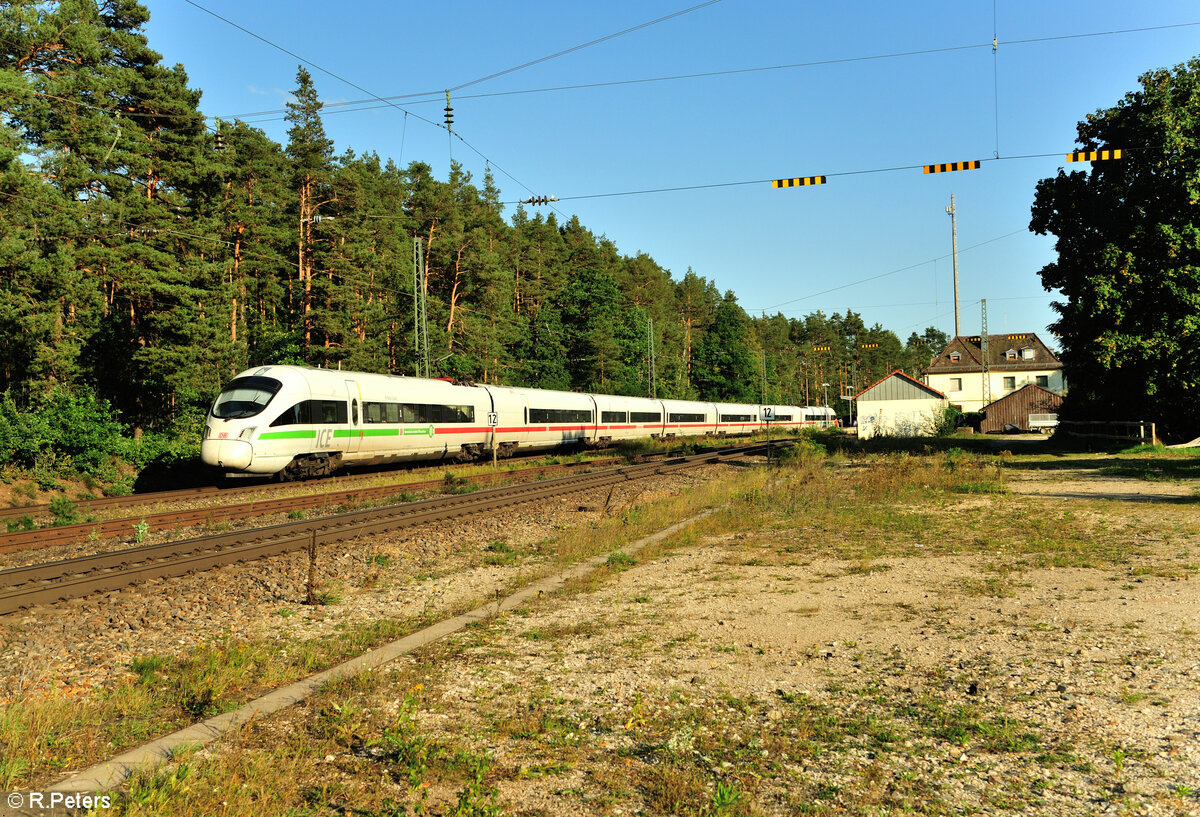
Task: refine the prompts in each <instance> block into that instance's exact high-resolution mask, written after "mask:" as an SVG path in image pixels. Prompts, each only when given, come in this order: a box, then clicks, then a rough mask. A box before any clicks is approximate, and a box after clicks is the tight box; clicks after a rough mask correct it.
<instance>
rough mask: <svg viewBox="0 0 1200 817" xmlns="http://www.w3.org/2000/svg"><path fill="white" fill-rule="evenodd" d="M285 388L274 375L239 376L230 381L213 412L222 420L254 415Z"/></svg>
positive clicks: (218, 398) (215, 404) (214, 405)
mask: <svg viewBox="0 0 1200 817" xmlns="http://www.w3.org/2000/svg"><path fill="white" fill-rule="evenodd" d="M281 388H283V384H282V383H280V382H279V381H278V380H276V379H275V378H273V377H259V376H258V375H252V376H250V377H239V378H237V379H235V380H232V381H230V383H229V385H227V386H226V387H225V388H224V389H223V390H222V391H221V394H220V395H219V396H218V397H217V402H216V403H214V404H213V409H212V414H213V417H217V418H219V419H221V420H240V419H242V418H244V417H253V416H254V415H255V414H258V413H259V412H260V411H262V410H263V409H265V408H266V407H267V403H270V402H271V398H272V397H274V396H275V394H276V392H278V391H279V390H280V389H281Z"/></svg>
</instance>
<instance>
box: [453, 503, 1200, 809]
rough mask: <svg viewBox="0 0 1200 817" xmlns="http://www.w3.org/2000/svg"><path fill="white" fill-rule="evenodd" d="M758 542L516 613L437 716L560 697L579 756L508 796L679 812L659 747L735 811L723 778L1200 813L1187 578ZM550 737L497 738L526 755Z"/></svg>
mask: <svg viewBox="0 0 1200 817" xmlns="http://www.w3.org/2000/svg"><path fill="white" fill-rule="evenodd" d="M1091 487H1095V488H1099V489H1100V491H1101V492H1102V493H1104V494H1106V495H1109V496H1118V495H1122V494H1123V493H1124V494H1131V495H1136V493H1137V491H1138V490H1140V489H1144V486H1137V485H1133V486H1131V485H1129V484H1124V485H1122V484H1120V483H1118V482H1113V481H1108V484H1106V485H1104V486H1091ZM1024 488H1025V489H1028V490H1027V491H1026V490H1024V489H1023V488H1018V489H1017V490H1021V491H1022V492H1028V493H1037V492H1038V491H1039V490H1040V489H1039V488H1038V487H1037V486H1036V485H1030V486H1024ZM1072 490H1080V488H1079V486H1075V485H1072ZM1194 535H1195V529H1193V537H1194ZM758 536H761V533H759V534H755V533H750V534H749V535H746V534H735V535H733V536H722V537H708V538H704V539H702V540H701V541H700V542H698V543H697V544H696V545H695V546H693V547H688V548H685V549H680V550H678V551H676V552H673V553H671V554H669V555H666V556H663V557H661V558H658V559H655V560H654V561H651V562H649V563H645V564H638V565H636V566H633V567H631V568H629V569H628V570H627V571H625V572H623V573H622V574H620V575H619V576H618V577H616V578H615V579H613V580H612V581H610V582H608V583H606V584H605V585H604V586H603V587H602V588H600V589H598V590H596V591H594V592H590V593H584V594H580V595H579V596H578V597H576V598H574V599H572V601H571V602H570V603H568V604H563V605H558V606H556V607H554V608H549V609H539V610H536V611H531V612H530V613H529V615H527V616H525V617H522V618H516V619H511V620H509V621H508V622H506V623H505V625H504V626H502V627H497V628H496V629H495V630H493V632H492V634H491V635H490V636H489V638H488V639H487V640H486V642H485V643H476V644H473V645H471V646H469V647H467V648H465V650H464V653H463V658H464V659H465V666H462V667H460V668H459V669H458V670H456V671H455V673H454V677H452V679H450V680H448V681H447V683H446V686H445V687H444V688H443V689H441V691H440V695H441V699H440V701H439V704H440V708H441V709H443V710H445V713H444V714H440V715H432V716H431V718H432V722H433V723H438V724H440V725H441V726H442V727H443V728H445V729H446V730H447V731H448V732H450V733H455V734H458V735H460V736H462V735H469V734H470V733H471V732H472V731H473V730H475V729H476V728H482V726H483V725H484V724H486V723H487V722H488V720H489V717H493V718H494V713H495V712H497V711H510V712H521V711H523V710H526V711H541V710H545V709H548V710H550V711H551V712H553V713H554V714H555V715H556V716H557V717H560V718H564V719H566V721H567V722H568V723H570V724H572V725H573V728H574V730H575V734H576V735H578V736H579V737H578V740H577V742H575V743H574V744H573V745H571V747H570V749H571V751H570V752H569V754H570V756H571V757H572V758H573V759H572V765H571V768H570V769H569V770H564V771H562V773H561V774H559V775H556V776H554V777H551V778H546V777H534V778H531V779H521V775H519V774H518V775H517V777H518V779H515V780H512V781H509V782H506V783H504V784H502V785H501V792H502V799H503V800H504V801H505V802H508V803H510V804H512V805H513V806H514V812H515V813H541V814H567V813H578V814H622V813H648V814H654V813H675V810H676V809H675V807H676V806H679V805H680V804H683V803H685V802H687V801H686V798H685V796H684V794H682V793H681V790H683V789H686V788H687V786H688V785H689V782H690V781H689V780H687V779H682V780H676V781H675V789H676V791H675V793H674V794H672V793H671V789H670V787H669V784H670V781H669V780H664V779H663V778H664V775H663V774H662V773H661V768H662V764H663V763H664V762H666V763H667V764H668V765H669V764H670V763H672V762H674V764H675V766H676V767H677V768H680V769H682V768H687V769H694V768H699V769H704V770H707V772H708V774H707V775H705V774H698V775H692V776H691V777H692V781H691V782H692V785H694V784H695V783H694V781H698V780H702V779H705V778H707V780H708V782H707V784H705V788H704V790H703V791H702V792H699V793H698V794H696V795H693V796H692V799H693V800H694V801H695V802H696V803H697V804H699V805H698V806H697V807H696V811H695V812H694V813H702V811H701V807H707V808H708V809H709V811H708V812H703V813H719V809H718V808H717V805H716V800H715V799H714V798H715V797H716V795H717V790H716V788H715V786H714V784H713V781H717V782H718V783H719V782H720V781H722V780H725V781H726V782H727V783H728V784H729V788H730V789H731V790H735V791H739V792H741V793H742V798H741V799H740V800H736V801H729V800H727V802H735V803H736V804H737V806H736V807H746V810H747V813H764V814H797V813H806V812H820V813H839V812H851V813H889V812H891V811H893V810H895V811H896V812H903V811H908V810H913V811H917V812H926V811H928V812H930V813H1030V814H1092V813H1131V814H1197V813H1200V802H1198V801H1197V792H1198V791H1200V650H1198V649H1197V647H1198V646H1200V641H1198V639H1197V632H1198V631H1200V593H1198V592H1197V587H1196V582H1195V581H1194V580H1190V581H1189V580H1188V579H1187V576H1188V575H1191V574H1190V573H1184V574H1182V575H1171V576H1162V575H1136V573H1137V571H1136V570H1133V571H1130V570H1128V569H1122V570H1113V569H1111V568H1057V569H1054V568H1046V569H1036V570H1028V571H1024V572H1022V573H1021V575H1020V576H1019V578H1015V579H1013V580H1012V581H1011V583H1010V584H1008V585H1007V586H1005V587H1004V588H1003V590H1002V591H1001V592H996V593H994V594H992V593H986V592H981V591H980V586H979V581H980V578H979V577H980V570H979V567H980V564H979V562H980V560H979V557H978V556H977V555H971V556H944V555H941V556H930V557H921V556H917V557H908V558H885V559H880V560H878V561H876V562H874V563H873V564H872V565H871V566H870V568H869V569H865V570H858V569H856V565H854V564H852V563H851V564H848V563H846V562H845V561H843V560H838V559H824V558H817V559H812V560H799V561H794V562H792V563H780V562H778V561H777V560H771V559H770V558H762V556H763V554H766V553H771V552H774V550H775V548H774V547H773V545H774V544H777V542H772V541H771V537H770V536H766V537H765V538H762V539H757V540H756V538H757V537H758ZM751 540H756V541H751ZM1165 555H1166V556H1168V557H1169V558H1171V559H1173V558H1175V557H1177V556H1178V555H1179V554H1178V553H1176V552H1172V553H1170V554H1165ZM1194 561H1195V559H1194V557H1191V563H1192V564H1194ZM1131 573H1132V574H1135V575H1131ZM489 713H492V714H491V715H489ZM451 722H452V723H453V726H450V723H451ZM822 724H824V725H823V726H822ZM822 732H823V733H824V734H823V735H822ZM814 735H816V737H814ZM789 739H790V740H789ZM539 744H542V745H539ZM545 744H550V745H545ZM552 744H553V741H545V740H539V739H534V740H529V739H522V738H520V737H518V738H516V739H509V740H506V741H501V742H498V743H496V744H494V745H492V746H490V749H491V751H492V752H493V753H494V754H495V756H496V758H497V763H498V764H501V765H504V764H507V765H510V766H517V767H518V768H529V767H531V766H532V767H536V766H537V765H538V764H539V762H540V763H542V764H543V765H544V764H545V763H546V762H547V761H548V759H549V758H551V757H553V754H554V753H553V752H551V751H548V750H549V749H551V748H552ZM806 745H810V746H811V748H805V747H806ZM539 751H545V757H544V758H541V759H540V760H539V758H538V754H539ZM614 763H615V764H616V765H617V767H618V769H619V770H620V774H617V775H616V776H615V778H616V779H615V782H616V785H615V786H613V787H612V788H611V789H609V790H607V791H606V789H605V784H606V783H607V784H610V785H611V784H613V783H614V778H613V775H612V774H611V766H612V765H613V764H614ZM656 763H657V764H659V768H658V770H657V771H656V770H655V768H654V764H656ZM606 768H607V769H609V770H610V773H609V774H607V775H606V774H605V772H604V771H603V770H604V769H606ZM683 777H684V778H686V777H687V775H683ZM622 792H624V794H622ZM731 797H732V796H731ZM679 811H680V812H681V813H692V812H688V810H687V807H686V806H681V807H680V808H679ZM727 813H737V812H736V811H729V812H727Z"/></svg>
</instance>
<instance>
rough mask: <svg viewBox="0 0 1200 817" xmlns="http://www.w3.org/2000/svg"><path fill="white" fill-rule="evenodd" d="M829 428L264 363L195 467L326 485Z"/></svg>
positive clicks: (785, 415) (786, 412)
mask: <svg viewBox="0 0 1200 817" xmlns="http://www.w3.org/2000/svg"><path fill="white" fill-rule="evenodd" d="M768 419H769V420H770V423H771V425H772V426H773V427H782V428H788V429H790V428H797V427H799V426H802V425H815V424H822V423H829V422H832V420H833V416H832V412H831V411H830V409H828V408H824V407H815V406H809V407H804V406H757V405H740V404H732V403H703V402H696V401H690V400H653V399H650V398H645V397H619V396H614V395H607V394H578V393H574V392H560V391H546V390H543V389H514V388H507V387H504V386H479V385H470V384H460V383H453V382H449V381H445V380H426V379H422V378H416V377H401V376H397V375H383V374H366V373H362V372H348V371H345V372H344V371H335V370H333V369H314V368H308V367H304V366H262V367H259V368H256V369H250V370H247V371H245V372H242V373H241V374H239V375H238V376H237V377H235V378H234V379H233V380H232V381H230V382H229V384H228V385H226V386H225V388H224V389H222V390H221V393H220V395H218V396H217V399H216V401H215V402H214V403H213V406H212V409H211V410H210V411H209V414H208V417H207V420H206V423H205V427H204V437H203V440H202V441H201V444H200V458H201V459H202V460H203V461H204V462H205V463H207V464H209V465H213V466H217V467H218V468H220V469H221V470H223V471H224V472H226V473H228V474H248V475H249V474H258V475H269V474H274V475H278V476H279V478H281V479H284V480H289V479H302V478H305V477H313V476H323V475H325V474H329V473H332V472H333V471H336V470H337V469H339V468H341V467H343V466H346V465H374V464H379V463H387V462H403V461H415V460H439V459H447V460H458V461H467V460H471V459H476V458H482V457H489V458H490V457H491V456H492V451H493V449H495V453H496V455H497V456H503V457H507V456H509V455H511V454H512V453H513V452H515V451H517V450H518V449H520V450H522V451H525V450H544V449H551V448H557V447H559V446H564V445H572V444H575V445H580V444H583V445H593V446H603V445H606V444H608V443H610V442H613V441H615V440H628V439H634V438H638V437H673V436H701V435H705V434H749V433H751V432H755V431H758V430H760V429H761V428H764V427H765V426H766V423H767V421H768Z"/></svg>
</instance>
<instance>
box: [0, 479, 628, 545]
mask: <svg viewBox="0 0 1200 817" xmlns="http://www.w3.org/2000/svg"><path fill="white" fill-rule="evenodd" d="M614 461H615V460H611V459H610V460H592V461H590V462H583V463H566V464H560V465H546V466H539V467H535V468H524V469H521V470H519V471H507V470H506V471H501V472H496V473H491V474H476V475H473V476H470V477H463V478H462V481H463V482H464V483H470V484H474V485H486V484H489V483H492V482H495V481H497V480H502V479H509V478H512V477H514V476H516V477H518V478H528V477H534V476H537V475H539V474H549V473H554V472H556V471H563V470H569V469H572V468H583V467H591V466H596V465H597V464H599V465H607V464H610V463H612V462H614ZM374 476H375V475H362V476H355V477H343V478H342V480H345V481H339V482H337V483H324V482H322V483H321V484H320V485H319V487H321V488H325V489H326V490H323V491H322V492H321V493H317V494H302V495H296V496H288V497H282V498H279V499H270V498H269V497H268V498H260V499H254V500H252V501H249V502H239V503H235V504H232V505H220V506H209V507H203V508H188V509H184V510H177V511H157V512H151V513H140V514H138V515H136V516H126V517H120V518H116V519H107V520H97V521H92V522H78V523H74V524H70V525H52V526H50V527H45V528H34V529H33V530H16V531H10V532H8V533H0V553H15V552H17V551H22V550H31V549H34V548H43V547H51V546H54V545H65V544H71V543H73V542H83V541H88V540H96V539H111V538H115V537H120V536H129V535H130V534H131V533H133V532H135V531H137V530H138V529H139V528H140V527H141V526H143V525H144V526H146V527H145V530H147V531H149V530H163V529H170V528H181V527H190V526H192V525H205V524H214V523H217V522H222V521H225V520H229V519H249V518H252V517H256V516H266V515H268V514H274V513H288V512H293V511H302V510H304V511H307V510H316V511H319V512H327V511H329V510H330V509H331V508H337V507H339V506H342V505H346V504H360V503H362V502H376V501H380V500H386V499H388V498H389V497H396V496H400V495H402V494H404V493H405V492H409V491H423V490H430V489H437V488H439V487H441V486H443V485H445V483H446V480H445V479H444V478H442V479H427V480H420V481H416V482H403V483H394V484H389V485H376V486H371V487H365V488H363V487H353V486H354V485H355V484H357V483H361V482H363V481H364V480H367V479H370V478H372V477H374ZM296 485H297V483H286V484H282V485H265V486H260V488H259V490H260V491H261V490H262V489H264V488H265V489H267V490H268V491H269V492H270V493H277V492H279V491H280V490H287V489H289V488H290V489H291V490H293V491H294V490H296ZM330 487H338V488H339V490H332V491H331V490H328V488H330ZM241 490H247V491H252V490H254V489H239V492H240V491H241ZM217 491H218V489H212V490H211V491H168V492H163V493H161V494H151V495H146V496H145V497H144V499H143V500H142V502H140V503H128V502H127V503H124V504H119V505H110V506H105V507H109V508H111V507H114V506H115V507H118V508H124V507H130V506H132V507H153V506H155V505H162V504H165V503H167V502H170V501H188V500H192V499H197V498H205V497H208V496H215V495H217V494H216V492H217ZM220 496H221V497H222V498H225V497H227V496H229V494H228V493H224V492H221V493H220ZM112 499H128V497H112ZM97 501H102V500H97ZM91 507H92V506H91V503H89V504H88V509H91Z"/></svg>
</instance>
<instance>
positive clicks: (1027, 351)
mask: <svg viewBox="0 0 1200 817" xmlns="http://www.w3.org/2000/svg"><path fill="white" fill-rule="evenodd" d="M1021 360H1033V347H1032V346H1026V347H1025V348H1024V349H1022V350H1021Z"/></svg>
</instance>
